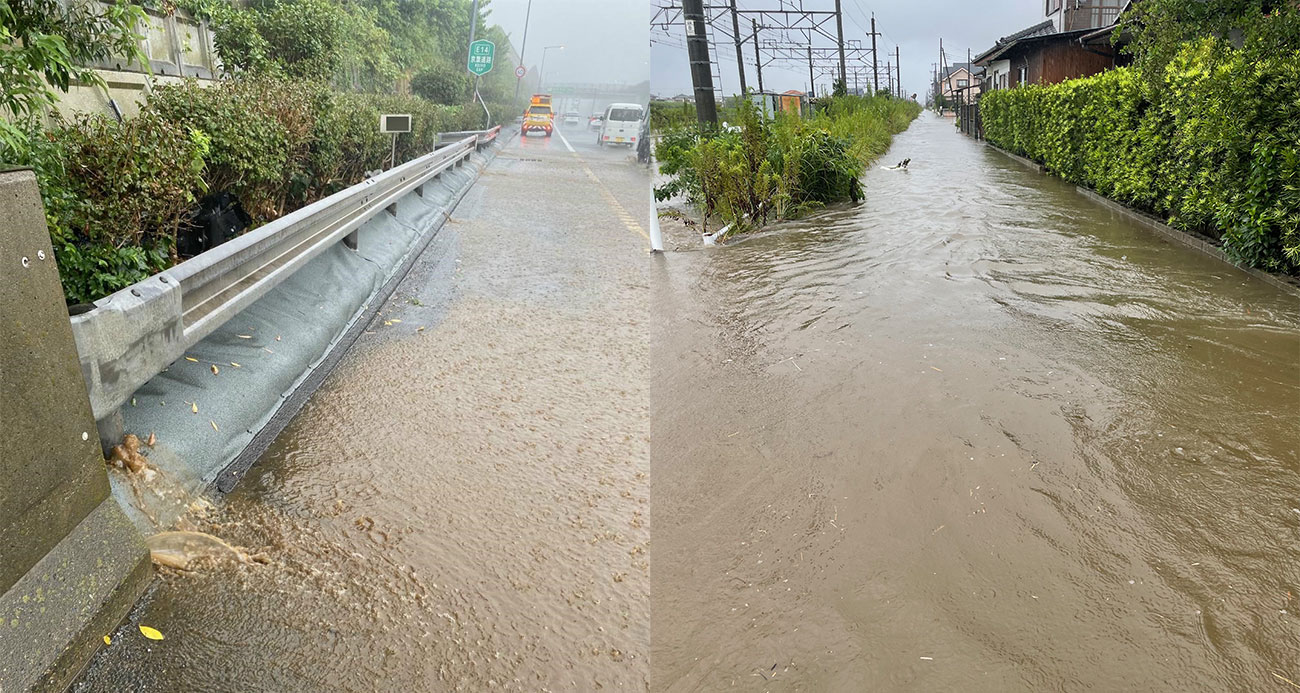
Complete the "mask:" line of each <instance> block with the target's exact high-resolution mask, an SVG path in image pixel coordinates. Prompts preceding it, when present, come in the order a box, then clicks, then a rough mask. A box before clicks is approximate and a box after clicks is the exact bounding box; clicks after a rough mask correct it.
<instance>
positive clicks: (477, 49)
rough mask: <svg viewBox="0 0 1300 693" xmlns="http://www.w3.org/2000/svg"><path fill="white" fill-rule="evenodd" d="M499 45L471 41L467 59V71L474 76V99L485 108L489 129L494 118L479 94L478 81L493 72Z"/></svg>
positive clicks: (485, 119)
mask: <svg viewBox="0 0 1300 693" xmlns="http://www.w3.org/2000/svg"><path fill="white" fill-rule="evenodd" d="M496 54H497V45H496V44H495V43H492V42H491V41H488V40H487V39H479V40H477V41H471V42H470V44H469V57H468V58H466V59H465V69H467V70H469V71H470V73H472V74H473V75H474V98H475V99H478V102H479V104H481V105H482V106H483V116H484V124H483V127H487V126H488V125H491V124H492V116H491V114H489V113H488V110H487V104H485V103H483V97H482V96H479V93H478V80H479V78H480V77H482V76H483V75H486V74H487V73H488V72H490V71H491V70H492V63H493V61H494V60H495V58H496Z"/></svg>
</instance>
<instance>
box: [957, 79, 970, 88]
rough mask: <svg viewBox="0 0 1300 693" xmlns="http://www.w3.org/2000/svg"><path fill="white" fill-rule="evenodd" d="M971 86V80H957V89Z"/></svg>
mask: <svg viewBox="0 0 1300 693" xmlns="http://www.w3.org/2000/svg"><path fill="white" fill-rule="evenodd" d="M969 86H970V80H968V79H959V80H957V87H958V88H961V87H969Z"/></svg>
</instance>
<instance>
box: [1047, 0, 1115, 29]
mask: <svg viewBox="0 0 1300 693" xmlns="http://www.w3.org/2000/svg"><path fill="white" fill-rule="evenodd" d="M1040 1H1041V2H1042V3H1043V19H1044V20H1046V21H1049V22H1051V23H1052V26H1053V27H1055V29H1056V32H1055V33H1062V32H1067V31H1079V30H1081V29H1099V28H1101V27H1104V26H1110V25H1112V24H1114V23H1115V19H1116V18H1117V17H1119V14H1120V12H1121V11H1122V10H1123V9H1124V8H1125V6H1127V5H1128V4H1129V0H1040Z"/></svg>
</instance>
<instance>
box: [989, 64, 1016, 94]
mask: <svg viewBox="0 0 1300 693" xmlns="http://www.w3.org/2000/svg"><path fill="white" fill-rule="evenodd" d="M984 74H985V75H986V76H987V78H988V88H989V89H991V90H992V89H1009V88H1010V87H1011V61H1010V60H994V61H993V62H991V63H989V64H988V65H987V66H986V67H985V68H984Z"/></svg>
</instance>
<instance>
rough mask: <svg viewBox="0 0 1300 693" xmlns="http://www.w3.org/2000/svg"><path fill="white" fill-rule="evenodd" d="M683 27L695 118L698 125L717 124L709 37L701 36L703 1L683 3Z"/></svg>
mask: <svg viewBox="0 0 1300 693" xmlns="http://www.w3.org/2000/svg"><path fill="white" fill-rule="evenodd" d="M682 20H683V21H684V23H685V24H686V54H687V58H688V59H689V60H690V63H691V84H692V85H694V87H695V115H696V116H697V117H698V118H699V121H700V123H702V124H709V125H714V124H717V122H718V104H717V102H716V101H715V100H714V98H713V71H712V69H711V67H710V63H709V38H708V36H707V35H706V34H705V33H704V0H682Z"/></svg>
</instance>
